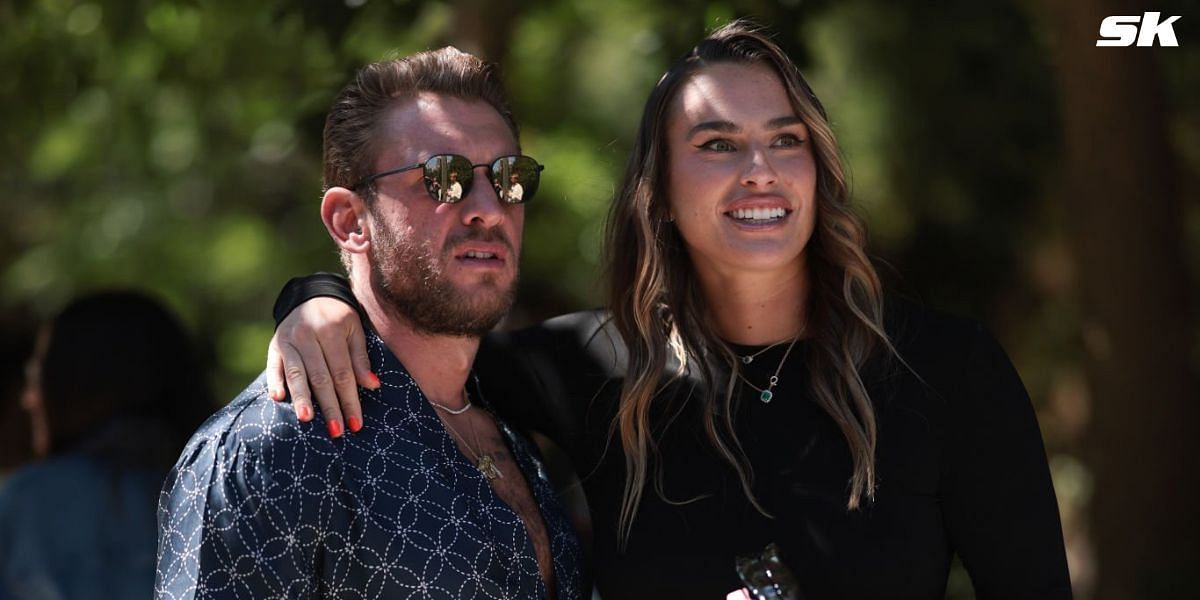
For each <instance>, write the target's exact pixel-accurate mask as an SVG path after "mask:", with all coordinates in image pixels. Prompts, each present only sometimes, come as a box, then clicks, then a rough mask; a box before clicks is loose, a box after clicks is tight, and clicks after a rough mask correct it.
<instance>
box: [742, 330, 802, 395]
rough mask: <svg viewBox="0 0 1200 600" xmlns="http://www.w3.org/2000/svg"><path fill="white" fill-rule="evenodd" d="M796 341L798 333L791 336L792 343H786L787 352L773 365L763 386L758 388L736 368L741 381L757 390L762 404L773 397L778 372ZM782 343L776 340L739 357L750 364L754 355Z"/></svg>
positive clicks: (798, 338) (777, 381)
mask: <svg viewBox="0 0 1200 600" xmlns="http://www.w3.org/2000/svg"><path fill="white" fill-rule="evenodd" d="M798 341H800V336H799V335H797V336H796V337H794V338H792V343H790V344H788V347H787V352H784V353H783V358H782V359H780V360H779V365H778V366H776V367H775V374H774V375H771V378H770V379H768V380H767V387H765V388H760V387H758V386H757V385H754V384H753V383H750V380H749V379H746V377H745V376H744V375H742V370H741V369H738V370H737V376H738V377H739V378H741V380H742V381H743V382H745V384H746V385H748V386H750V387H752V388H754V389H755V390H757V391H758V399H759V400H761V401H762V403H763V404H769V403H770V402H771V399H772V398H774V397H775V386H776V385H778V384H779V372H780V371H782V370H783V363H785V362H787V359H788V355H790V354H791V353H792V348H794V347H795V346H796V342H798ZM782 343H783V342H776V343H774V344H772V345H770V346H767V347H766V348H763V349H762V350H759V351H758V352H755V353H754V354H751V355H749V356H743V357H741V358H742V362H743V363H745V364H750V363H751V362H753V361H754V357H756V356H758V355H760V354H762V353H763V352H766V351H767V350H770V349H771V348H774V347H775V346H778V345H779V344H782ZM747 359H749V360H747Z"/></svg>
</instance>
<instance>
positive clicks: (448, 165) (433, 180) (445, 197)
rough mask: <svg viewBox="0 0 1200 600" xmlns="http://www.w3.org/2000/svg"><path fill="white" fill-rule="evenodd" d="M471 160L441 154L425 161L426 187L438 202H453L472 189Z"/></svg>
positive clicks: (454, 155) (455, 155)
mask: <svg viewBox="0 0 1200 600" xmlns="http://www.w3.org/2000/svg"><path fill="white" fill-rule="evenodd" d="M471 175H472V172H471V161H469V160H467V159H466V158H463V157H461V156H458V155H457V154H440V155H438V156H434V157H431V158H430V159H429V160H427V161H425V189H426V190H428V191H429V195H430V196H433V199H434V200H436V201H438V202H443V203H447V204H453V203H455V202H458V201H459V200H462V199H463V196H464V195H466V194H467V192H469V191H470V190H471Z"/></svg>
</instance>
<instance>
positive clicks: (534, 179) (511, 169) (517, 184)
mask: <svg viewBox="0 0 1200 600" xmlns="http://www.w3.org/2000/svg"><path fill="white" fill-rule="evenodd" d="M541 170H542V166H541V165H539V164H538V163H537V161H536V160H533V159H532V158H529V157H528V156H502V157H500V158H498V159H496V162H495V163H493V164H492V177H494V178H495V181H494V182H493V183H494V184H495V187H496V194H497V195H499V196H500V199H501V200H503V201H505V202H509V203H511V204H520V203H522V202H529V201H530V200H532V199H533V196H534V194H536V193H537V189H538V184H539V183H540V182H541Z"/></svg>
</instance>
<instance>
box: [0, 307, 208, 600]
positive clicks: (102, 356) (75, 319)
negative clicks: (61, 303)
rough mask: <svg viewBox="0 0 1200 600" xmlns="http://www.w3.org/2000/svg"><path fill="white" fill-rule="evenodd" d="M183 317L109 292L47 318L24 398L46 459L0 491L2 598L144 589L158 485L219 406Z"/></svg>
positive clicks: (136, 594)
mask: <svg viewBox="0 0 1200 600" xmlns="http://www.w3.org/2000/svg"><path fill="white" fill-rule="evenodd" d="M190 350H191V346H190V341H189V339H188V336H187V335H186V333H185V332H184V330H183V328H182V327H181V326H180V325H179V323H178V322H177V321H176V320H175V318H174V317H173V316H171V314H170V313H168V312H167V311H166V310H165V309H164V308H162V306H161V305H159V304H158V303H157V302H155V301H153V300H151V299H149V298H147V297H145V296H143V295H141V294H136V293H102V294H96V295H92V296H88V297H85V298H81V299H79V300H76V301H74V302H72V303H71V304H70V305H69V306H67V307H66V308H65V309H63V311H62V312H61V313H59V314H58V316H56V317H54V319H53V320H52V321H51V322H50V323H49V324H47V325H46V326H45V327H43V328H42V330H41V332H40V333H39V336H38V339H37V343H36V347H35V349H34V355H33V357H32V358H31V359H30V360H29V363H28V366H27V369H26V383H25V391H24V394H23V396H22V405H23V406H24V408H25V409H26V410H27V411H28V412H29V428H30V432H31V433H32V438H33V445H34V450H35V452H36V453H37V454H38V455H39V456H42V457H43V460H41V461H40V462H37V463H34V464H32V465H29V466H26V467H24V468H22V469H19V470H17V471H16V472H14V473H13V475H12V477H11V478H10V479H9V480H8V481H7V482H6V485H5V487H4V489H3V491H2V492H0V598H22V599H38V598H64V599H70V598H106V599H107V598H144V597H146V596H147V595H148V594H149V593H150V590H151V589H152V588H153V586H154V559H155V547H156V544H157V539H158V529H157V524H156V522H155V517H156V514H157V505H158V490H159V487H160V486H161V485H162V480H163V477H164V476H165V475H166V473H167V470H168V469H169V468H170V466H171V465H172V464H173V463H174V462H175V459H176V457H177V456H178V455H179V452H180V450H181V449H182V448H183V445H184V442H186V441H187V438H188V437H189V436H190V435H191V432H192V430H194V429H195V428H196V427H197V426H198V425H199V424H200V423H201V421H203V419H204V417H205V416H207V414H208V412H209V411H210V410H211V408H212V407H211V404H210V402H211V400H210V397H211V396H210V395H209V393H208V387H207V383H206V381H205V377H204V374H203V372H202V371H201V370H200V369H199V367H198V365H197V363H196V361H195V360H193V359H192V353H191V351H190Z"/></svg>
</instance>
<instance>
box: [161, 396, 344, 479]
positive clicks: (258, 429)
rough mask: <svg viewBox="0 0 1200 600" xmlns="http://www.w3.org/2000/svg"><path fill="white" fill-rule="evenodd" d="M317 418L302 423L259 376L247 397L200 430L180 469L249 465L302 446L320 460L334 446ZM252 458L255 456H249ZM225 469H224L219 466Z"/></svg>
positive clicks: (185, 452) (216, 415) (177, 466)
mask: <svg viewBox="0 0 1200 600" xmlns="http://www.w3.org/2000/svg"><path fill="white" fill-rule="evenodd" d="M322 431H323V428H319V424H318V423H316V420H315V419H314V421H312V422H308V423H301V422H300V421H299V420H298V419H297V418H296V414H295V411H294V410H292V406H291V403H290V402H289V401H286V400H285V401H282V402H276V401H274V400H272V399H271V398H270V396H269V394H268V392H267V384H266V377H265V375H260V376H259V377H258V378H257V379H255V380H254V382H252V383H251V384H250V385H249V386H247V387H246V389H245V390H243V391H242V393H240V394H238V396H237V397H236V398H234V400H233V401H232V402H230V403H229V404H227V405H225V406H224V407H223V408H221V409H220V410H218V411H217V412H216V413H215V414H214V415H213V416H211V417H209V418H208V420H206V421H205V422H204V424H203V425H201V426H200V428H199V429H197V430H196V433H195V434H193V435H192V437H191V439H190V440H188V443H187V446H185V448H184V451H183V454H182V455H181V456H180V458H179V462H178V463H176V470H177V471H178V470H180V469H182V468H185V467H187V466H189V465H201V464H202V465H206V466H207V465H210V464H211V465H213V466H216V465H220V466H221V467H229V466H231V465H232V464H233V463H240V464H246V459H247V458H250V457H251V456H252V457H254V458H261V457H270V456H273V455H276V454H279V453H286V454H290V451H291V450H292V449H296V448H298V447H303V448H304V449H305V451H313V450H316V452H313V453H312V454H313V456H312V458H313V459H314V460H320V457H321V456H322V455H330V453H327V452H320V451H319V450H320V449H321V448H326V449H329V448H331V442H330V440H329V439H328V436H326V435H323V434H322V433H321V432H322ZM247 455H250V456H247ZM219 470H221V471H225V469H224V468H219Z"/></svg>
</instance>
